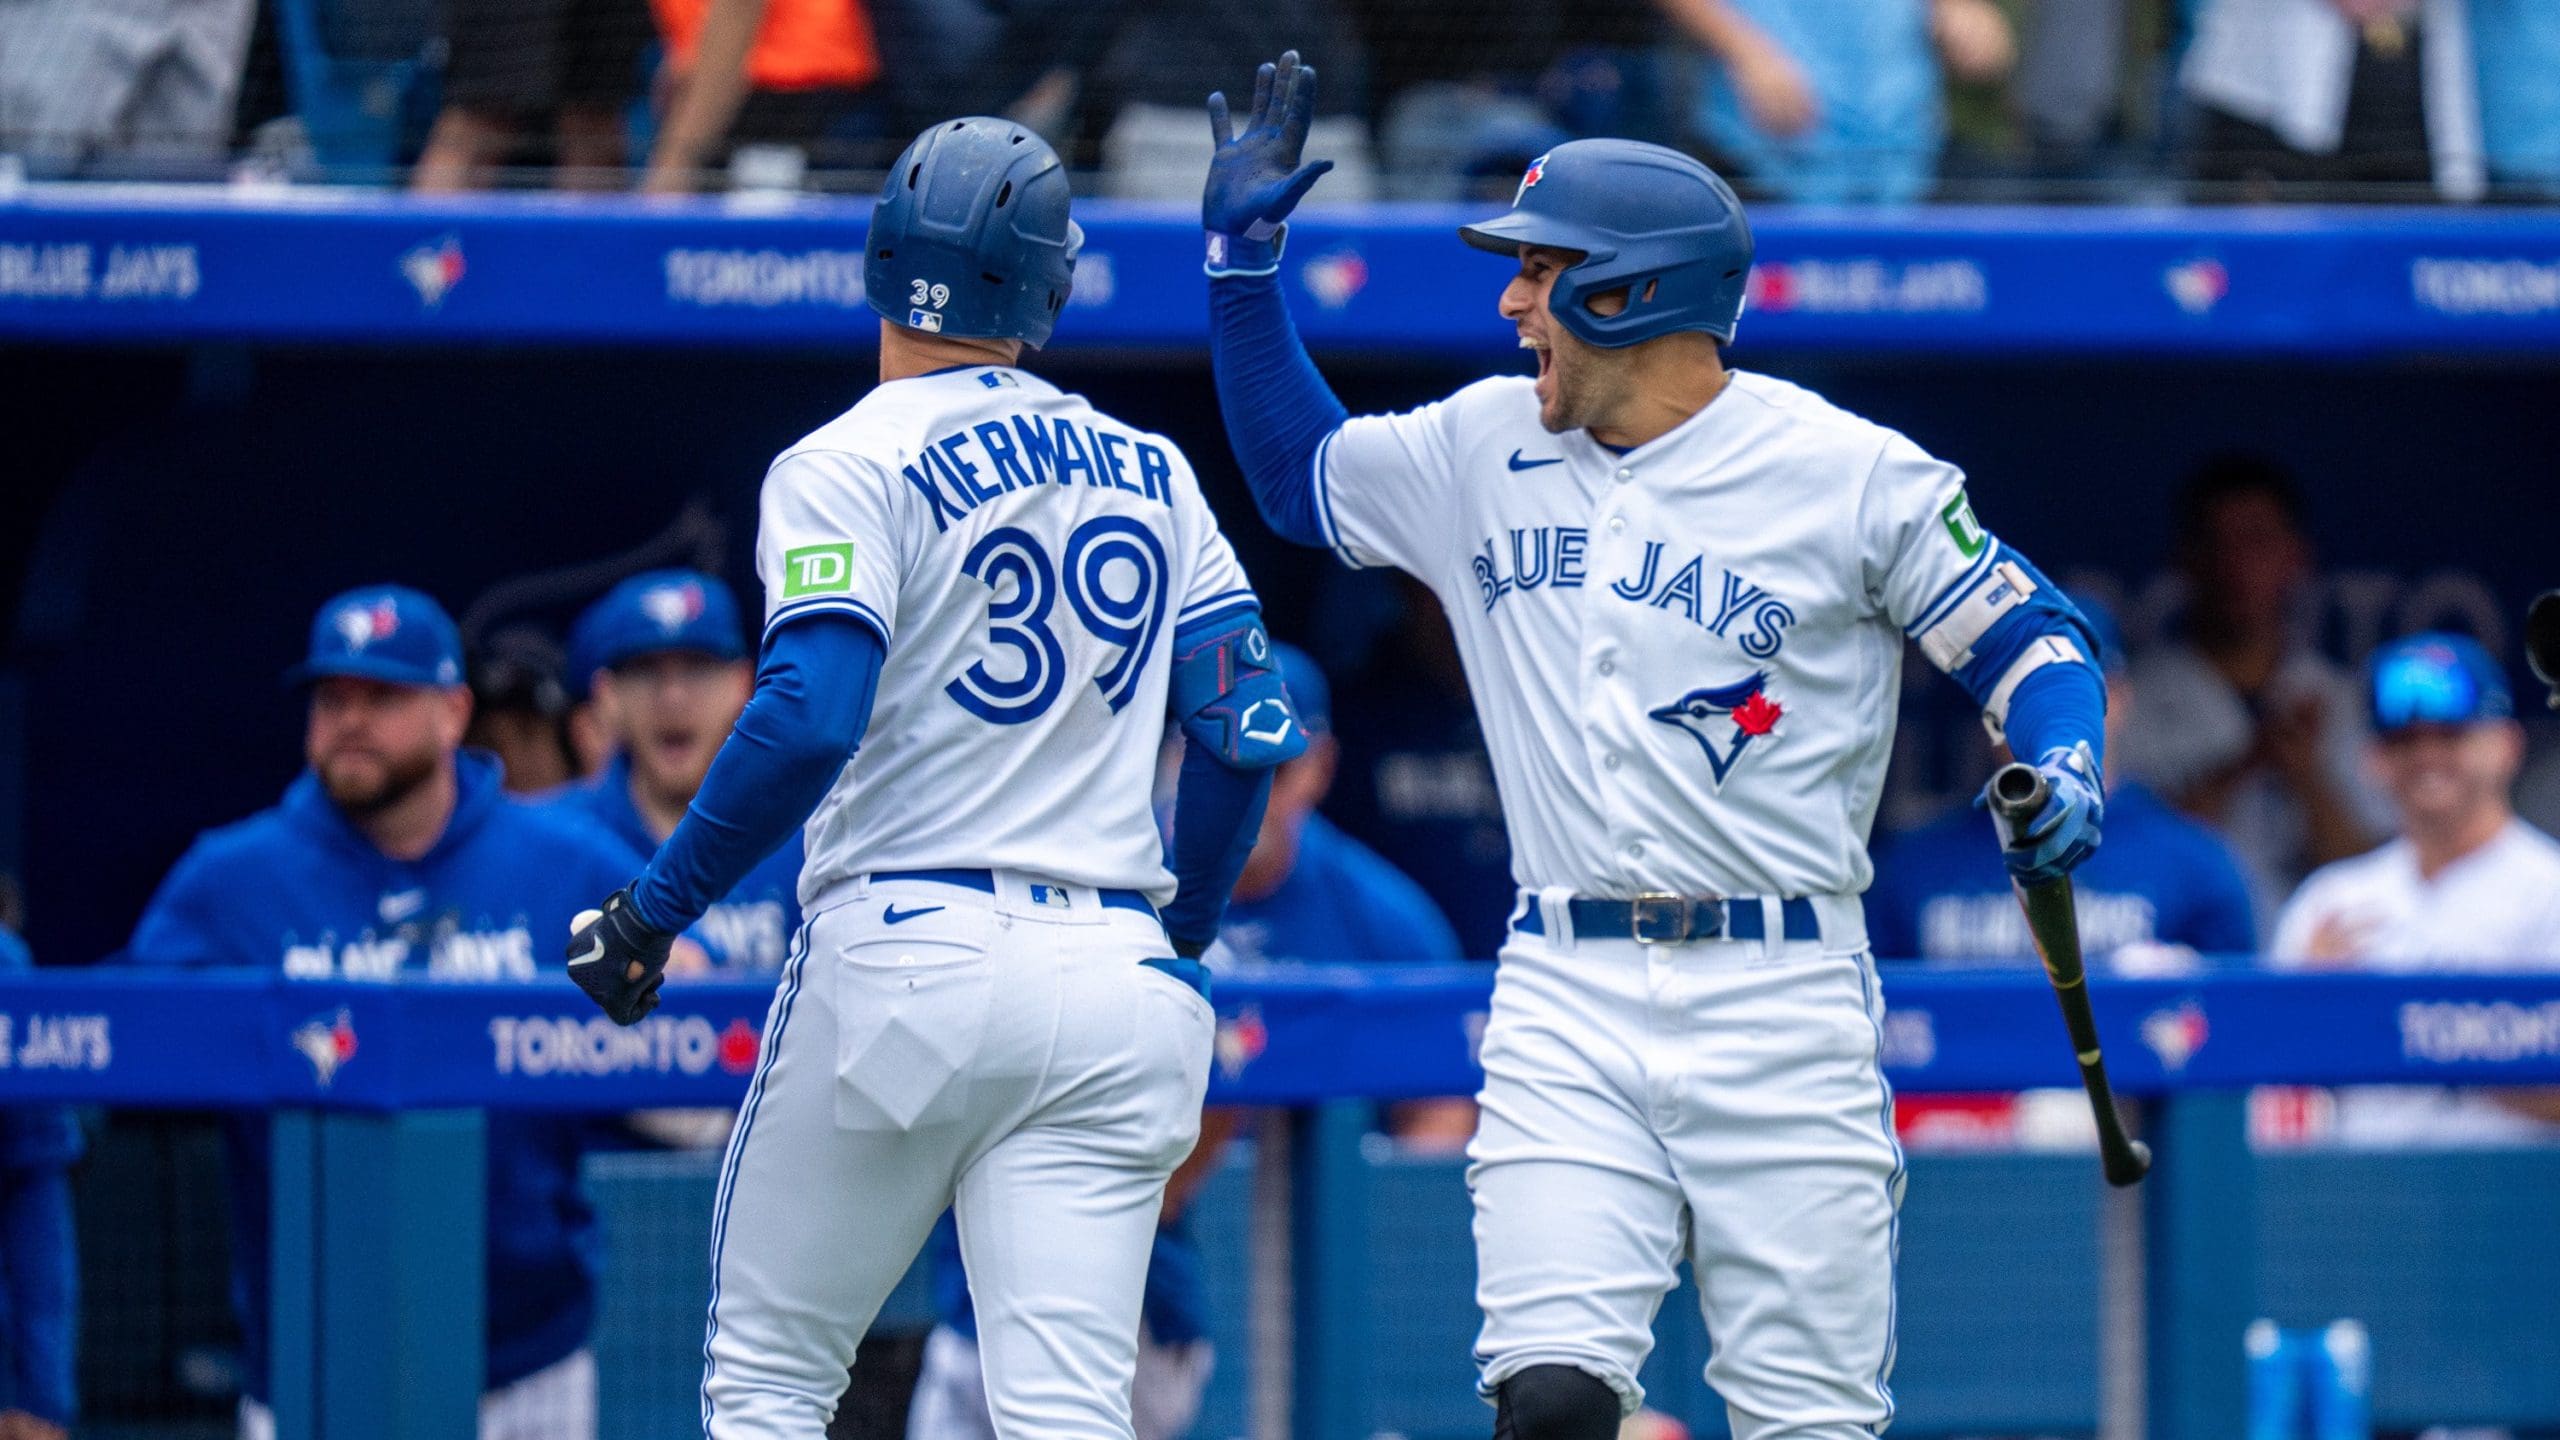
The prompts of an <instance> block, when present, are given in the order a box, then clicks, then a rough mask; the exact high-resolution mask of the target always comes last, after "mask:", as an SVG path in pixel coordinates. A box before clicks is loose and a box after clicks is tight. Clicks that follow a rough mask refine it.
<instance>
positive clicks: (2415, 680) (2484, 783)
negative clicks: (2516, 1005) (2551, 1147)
mask: <svg viewBox="0 0 2560 1440" xmlns="http://www.w3.org/2000/svg"><path fill="white" fill-rule="evenodd" d="M2367 685H2368V688H2367V692H2366V694H2367V699H2368V700H2369V701H2370V702H2371V711H2370V713H2371V717H2372V720H2373V731H2374V736H2375V738H2374V741H2373V754H2372V756H2371V760H2372V764H2373V768H2374V770H2375V772H2376V773H2377V774H2378V775H2379V776H2380V777H2381V779H2382V782H2383V787H2384V789H2385V790H2387V791H2388V792H2389V793H2390V795H2391V801H2392V804H2393V805H2394V806H2395V807H2397V809H2398V811H2399V816H2400V834H2399V836H2398V837H2397V838H2395V839H2393V840H2391V841H2389V842H2388V843H2386V844H2384V845H2382V846H2381V847H2380V848H2378V849H2375V850H2371V851H2368V852H2366V853H2365V854H2362V855H2358V856H2355V857H2354V858H2352V859H2347V860H2340V861H2337V862H2335V863H2334V864H2329V865H2324V866H2322V867H2320V868H2319V869H2318V870H2315V871H2313V872H2312V874H2311V876H2310V878H2309V879H2306V880H2304V881H2303V882H2302V888H2301V889H2299V890H2297V891H2295V892H2294V895H2293V899H2292V900H2291V901H2289V902H2287V904H2286V905H2285V907H2284V913H2283V915H2282V917H2281V918H2279V920H2278V921H2277V923H2276V938H2275V944H2274V946H2273V949H2272V953H2271V956H2270V958H2271V959H2272V960H2273V961H2274V962H2275V963H2276V964H2278V965H2280V966H2284V967H2286V968H2289V969H2333V968H2351V969H2361V970H2385V971H2396V972H2403V973H2407V972H2416V971H2439V970H2548V969H2551V968H2553V967H2555V966H2560V842H2555V841H2554V840H2553V839H2552V838H2551V837H2550V836H2548V835H2545V834H2543V833H2542V832H2541V831H2539V830H2536V829H2535V828H2533V827H2532V826H2530V825H2528V824H2526V823H2525V822H2523V821H2522V820H2519V819H2517V818H2516V813H2515V808H2514V806H2513V805H2512V804H2510V803H2509V799H2508V797H2509V795H2510V794H2511V793H2512V792H2513V790H2514V788H2515V782H2516V774H2517V772H2518V771H2519V770H2521V769H2522V768H2523V764H2524V728H2523V727H2522V726H2520V725H2518V724H2517V723H2516V722H2515V719H2514V713H2515V703H2514V700H2513V697H2512V696H2510V695H2509V693H2508V690H2507V680H2506V676H2505V674H2504V673H2502V672H2501V670H2500V669H2499V666H2498V663H2497V661H2495V660H2493V659H2491V658H2490V656H2489V654H2488V652H2487V651H2485V650H2482V649H2481V648H2480V646H2479V645H2478V644H2477V643H2476V642H2474V641H2472V640H2470V639H2467V638H2465V637H2463V636H2459V635H2442V634H2433V635H2414V636H2411V637H2409V638H2408V639H2405V640H2398V641H2394V642H2393V643H2391V644H2389V645H2386V646H2384V647H2383V648H2382V649H2380V650H2378V651H2376V652H2374V656H2373V663H2372V668H2371V671H2370V674H2369V675H2368V677H2367ZM2337 1122H2338V1123H2337V1137H2338V1139H2339V1140H2341V1141H2343V1142H2344V1143H2346V1144H2349V1145H2361V1146H2380V1147H2404V1146H2463V1145H2498V1144H2511V1143H2514V1142H2516V1141H2520V1140H2547V1139H2550V1138H2552V1137H2553V1136H2554V1135H2560V1091H2554V1090H2550V1089H2530V1090H2512V1089H2510V1090H2485V1089H2476V1088H2475V1089H2458V1090H2457V1089H2448V1088H2443V1087H2438V1086H2423V1085H2368V1086H2358V1087H2356V1088H2354V1089H2350V1090H2346V1091H2343V1092H2341V1093H2340V1094H2339V1096H2338V1110H2337Z"/></svg>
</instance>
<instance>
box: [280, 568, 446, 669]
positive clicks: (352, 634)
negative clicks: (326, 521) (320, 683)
mask: <svg viewBox="0 0 2560 1440" xmlns="http://www.w3.org/2000/svg"><path fill="white" fill-rule="evenodd" d="M333 675H352V676H355V677H357V678H359V679H364V680H380V681H382V682H383V683H385V684H389V685H436V686H442V685H459V684H461V683H462V633H461V632H460V631H458V630H456V629H454V627H453V617H452V616H450V615H447V614H445V613H444V607H443V606H441V605H438V604H437V603H436V602H435V601H434V600H432V599H430V598H428V596H427V595H425V594H424V593H423V592H421V591H417V590H412V589H410V588H409V587H408V586H406V585H367V586H365V587H363V588H362V589H357V590H350V591H348V592H347V593H345V594H343V595H340V596H338V597H337V598H335V599H333V600H331V601H330V602H329V603H328V604H326V605H323V606H321V607H320V613H319V615H318V616H316V617H314V618H313V620H312V622H311V653H310V655H309V656H308V657H307V658H306V659H304V660H303V662H302V663H301V664H299V665H296V666H294V667H293V668H292V669H291V670H288V671H286V672H285V677H284V678H285V683H287V684H289V685H308V684H311V683H312V682H314V681H317V680H325V679H328V678H329V677H331V676H333Z"/></svg>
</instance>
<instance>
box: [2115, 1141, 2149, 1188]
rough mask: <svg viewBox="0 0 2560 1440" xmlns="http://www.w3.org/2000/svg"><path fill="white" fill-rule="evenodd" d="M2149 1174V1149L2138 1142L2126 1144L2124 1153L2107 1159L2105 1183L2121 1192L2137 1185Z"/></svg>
mask: <svg viewBox="0 0 2560 1440" xmlns="http://www.w3.org/2000/svg"><path fill="white" fill-rule="evenodd" d="M2150 1173H2151V1147H2150V1146H2148V1145H2145V1144H2143V1143H2142V1142H2141V1141H2139V1140H2134V1141H2129V1142H2127V1144H2126V1146H2125V1149H2124V1153H2122V1154H2120V1155H2109V1156H2108V1157H2107V1183H2108V1184H2110V1185H2113V1186H2115V1187H2116V1188H2117V1189H2119V1190H2121V1189H2123V1188H2125V1187H2126V1186H2128V1185H2139V1184H2141V1183H2142V1177H2143V1176H2145V1175H2148V1174H2150Z"/></svg>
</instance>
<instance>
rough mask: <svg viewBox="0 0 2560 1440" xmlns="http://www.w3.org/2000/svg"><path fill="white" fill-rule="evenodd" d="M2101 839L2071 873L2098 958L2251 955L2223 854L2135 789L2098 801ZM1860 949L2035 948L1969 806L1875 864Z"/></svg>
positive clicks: (1893, 953) (1956, 952)
mask: <svg viewBox="0 0 2560 1440" xmlns="http://www.w3.org/2000/svg"><path fill="white" fill-rule="evenodd" d="M2105 829H2106V841H2105V843H2104V844H2102V845H2100V846H2099V847H2098V853H2097V854H2095V855H2092V856H2090V857H2089V861H2088V863H2087V864H2085V865H2082V866H2081V867H2080V868H2079V869H2077V870H2075V871H2073V872H2071V881H2072V889H2073V890H2074V892H2075V895H2074V899H2075V900H2076V902H2077V908H2078V912H2079V917H2080V934H2081V943H2082V945H2083V946H2084V947H2085V948H2086V949H2087V950H2088V952H2089V958H2091V959H2092V960H2095V959H2099V958H2101V957H2103V956H2106V955H2108V954H2111V953H2113V952H2114V951H2116V950H2118V949H2120V948H2122V947H2124V946H2126V945H2134V944H2141V943H2144V942H2148V941H2157V942H2159V943H2162V944H2169V945H2186V946H2190V947H2192V948H2193V949H2195V950H2197V951H2198V952H2200V953H2202V954H2206V955H2233V954H2243V953H2247V952H2251V951H2254V950H2256V949H2257V948H2258V932H2257V926H2256V924H2255V922H2254V920H2253V919H2252V916H2251V911H2250V905H2249V885H2248V882H2247V881H2246V880H2244V879H2242V878H2241V875H2240V865H2239V862H2238V861H2236V860H2234V859H2233V858H2232V856H2231V849H2230V847H2229V846H2227V845H2225V844H2223V843H2222V841H2221V839H2220V838H2219V837H2218V836H2216V835H2215V834H2214V833H2213V832H2212V831H2210V830H2208V829H2206V828H2205V827H2204V826H2202V825H2199V824H2197V823H2196V822H2195V821H2193V820H2190V819H2188V818H2187V817H2186V816H2184V815H2181V814H2179V813H2178V812H2177V811H2175V810H2172V809H2170V808H2169V807H2168V805H2166V804H2165V803H2163V802H2162V801H2161V799H2160V797H2159V796H2157V795H2154V794H2152V793H2151V792H2150V791H2149V790H2147V789H2145V788H2143V787H2142V786H2140V785H2135V784H2122V785H2117V786H2115V787H2114V788H2113V789H2111V790H2110V791H2109V792H2108V794H2107V818H2106V826H2105ZM1866 903H1867V942H1868V946H1869V948H1870V949H1872V950H1873V951H1874V952H1875V954H1876V957H1877V958H1878V959H1882V960H1986V959H1996V960H2019V961H2031V960H2032V959H2033V958H2034V955H2035V951H2034V949H2033V942H2032V941H2031V940H2030V939H2029V938H2028V936H2027V931H2026V922H2025V921H2024V919H2023V918H2022V917H2021V914H2020V912H2019V910H2018V902H2017V900H2016V898H2015V897H2014V896H2012V895H2011V893H2010V890H2009V871H2008V868H2007V867H2006V866H2004V865H2002V864H2001V863H2000V845H1999V841H1998V840H1996V839H1995V838H1993V831H1992V828H1991V821H1990V820H1989V819H1988V818H1987V817H1985V816H1984V815H1982V814H1981V813H1980V812H1978V811H1976V810H1974V809H1972V808H1971V807H1970V806H1965V807H1959V808H1958V809H1957V810H1956V811H1955V812H1954V813H1952V814H1950V815H1947V816H1945V817H1943V818H1941V819H1939V820H1937V821H1936V822H1934V823H1932V824H1929V825H1926V826H1923V827H1922V828H1920V829H1918V830H1914V831H1912V832H1910V833H1909V834H1907V835H1904V836H1902V837H1901V838H1900V839H1899V840H1897V841H1895V842H1894V843H1892V844H1891V845H1888V846H1886V847H1885V848H1884V849H1882V850H1881V851H1880V852H1879V853H1878V854H1877V856H1876V880H1875V884H1874V886H1873V887H1872V888H1870V889H1869V890H1868V891H1867V897H1866Z"/></svg>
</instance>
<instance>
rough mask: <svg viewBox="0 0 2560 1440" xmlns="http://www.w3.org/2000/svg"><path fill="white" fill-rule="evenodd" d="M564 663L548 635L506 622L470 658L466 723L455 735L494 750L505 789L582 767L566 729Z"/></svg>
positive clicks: (517, 789) (530, 787) (555, 783)
mask: <svg viewBox="0 0 2560 1440" xmlns="http://www.w3.org/2000/svg"><path fill="white" fill-rule="evenodd" d="M566 666H567V661H566V659H565V658H564V657H563V656H562V655H561V653H560V647H559V646H558V645H557V644H555V643H553V641H552V639H551V637H550V636H548V635H545V634H543V633H542V632H541V631H540V630H537V629H534V628H533V627H532V626H529V625H518V626H512V627H510V628H508V629H505V630H501V631H499V632H497V633H496V634H494V635H492V636H490V637H489V638H488V639H487V640H486V641H484V642H482V644H481V645H480V647H479V653H478V654H476V655H474V656H473V657H472V660H471V728H470V729H469V730H468V731H466V732H464V734H463V737H462V743H463V744H465V745H469V746H472V747H474V748H476V749H481V750H486V751H488V752H490V753H491V754H493V755H495V756H497V757H498V769H499V773H500V774H501V775H502V776H503V777H504V778H505V783H506V787H507V793H509V794H511V795H540V794H542V793H544V792H545V791H550V790H557V789H559V788H560V787H561V786H563V785H566V784H568V783H569V782H570V781H572V780H575V779H577V778H578V777H579V776H581V775H583V774H585V773H586V771H585V770H584V769H583V768H582V767H581V765H580V763H579V757H578V750H577V746H576V745H575V744H574V743H572V741H571V739H570V736H569V688H568V685H567V684H566V683H565V681H564V680H563V677H562V672H563V670H564V669H565V668H566Z"/></svg>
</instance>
